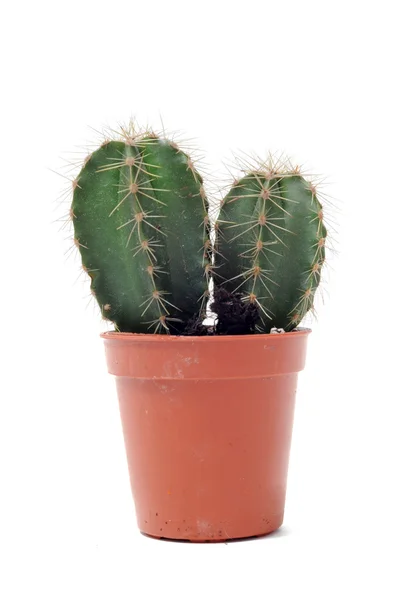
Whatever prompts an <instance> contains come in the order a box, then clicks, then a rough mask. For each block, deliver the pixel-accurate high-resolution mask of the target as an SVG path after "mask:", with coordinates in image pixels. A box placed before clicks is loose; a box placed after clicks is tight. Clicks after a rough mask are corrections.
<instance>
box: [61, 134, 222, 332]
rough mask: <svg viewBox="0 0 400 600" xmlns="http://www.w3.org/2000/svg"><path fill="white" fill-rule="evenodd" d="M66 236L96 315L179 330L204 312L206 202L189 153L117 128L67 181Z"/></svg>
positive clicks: (124, 327) (149, 328) (129, 326)
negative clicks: (116, 135)
mask: <svg viewBox="0 0 400 600" xmlns="http://www.w3.org/2000/svg"><path fill="white" fill-rule="evenodd" d="M71 217H72V221H73V226H74V235H75V238H74V241H75V244H76V246H77V247H78V249H79V252H80V254H81V258H82V265H83V269H84V270H85V271H86V273H87V274H88V275H89V277H90V279H91V291H92V294H93V295H94V296H95V298H96V300H97V302H98V304H99V305H100V308H101V312H102V316H103V317H104V318H106V319H108V320H110V321H112V322H114V324H115V327H116V329H117V330H119V331H124V332H137V333H140V332H148V333H149V332H156V333H175V332H181V331H182V330H183V328H184V325H185V323H186V322H187V321H188V320H189V319H190V318H191V317H193V315H196V314H203V313H204V309H205V305H206V301H207V296H208V279H209V276H210V258H211V256H210V248H211V242H210V235H209V233H210V231H209V221H208V202H207V198H206V195H205V192H204V187H203V180H202V177H201V176H200V175H199V173H198V172H197V170H196V169H195V166H194V163H193V161H192V159H191V158H190V157H189V155H188V154H186V153H185V152H183V151H182V150H180V148H179V147H178V146H177V145H176V144H175V143H174V142H171V141H169V140H168V139H166V138H164V137H160V136H158V135H156V134H154V133H152V132H144V133H142V134H137V133H135V131H134V130H133V129H132V127H130V128H129V129H122V136H121V138H120V139H114V140H107V141H105V142H104V143H103V144H102V145H101V146H100V147H99V148H98V149H97V150H96V151H95V152H93V154H91V155H90V156H89V157H88V158H87V159H86V160H85V163H84V165H83V167H82V169H81V171H80V173H79V175H78V177H77V178H76V180H75V181H74V182H73V201H72V206H71Z"/></svg>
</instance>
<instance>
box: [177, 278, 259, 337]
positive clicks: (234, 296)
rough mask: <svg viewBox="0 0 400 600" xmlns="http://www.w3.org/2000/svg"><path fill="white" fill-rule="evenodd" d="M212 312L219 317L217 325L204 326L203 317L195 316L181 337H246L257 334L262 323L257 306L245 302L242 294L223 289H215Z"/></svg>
mask: <svg viewBox="0 0 400 600" xmlns="http://www.w3.org/2000/svg"><path fill="white" fill-rule="evenodd" d="M210 310H211V311H212V312H213V313H215V314H216V316H217V320H216V323H215V325H204V324H203V320H204V319H203V317H200V316H194V317H192V318H191V319H190V321H189V322H188V323H187V324H186V327H185V328H184V330H183V331H182V333H181V334H180V335H245V334H250V333H255V330H256V325H257V323H258V322H259V321H260V317H259V312H258V308H257V306H256V305H255V304H250V303H249V302H244V301H243V295H242V294H240V293H231V292H227V291H226V290H225V289H224V288H221V287H216V288H215V289H214V300H213V302H212V303H211V305H210Z"/></svg>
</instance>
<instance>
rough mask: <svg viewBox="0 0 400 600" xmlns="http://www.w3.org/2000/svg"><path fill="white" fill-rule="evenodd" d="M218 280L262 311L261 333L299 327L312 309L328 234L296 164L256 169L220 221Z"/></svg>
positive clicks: (226, 203)
mask: <svg viewBox="0 0 400 600" xmlns="http://www.w3.org/2000/svg"><path fill="white" fill-rule="evenodd" d="M215 229H216V243H215V264H214V267H213V269H214V273H215V275H214V276H215V283H216V285H217V286H221V287H223V288H224V289H225V290H227V291H228V292H242V299H243V300H244V301H245V302H250V303H253V304H255V305H256V306H257V307H258V309H259V315H260V320H261V323H262V325H261V327H260V328H259V330H260V331H262V332H267V333H268V332H269V331H270V330H271V329H272V328H273V327H276V328H282V329H284V330H285V331H290V330H292V329H294V328H295V327H296V326H297V325H298V324H299V323H300V321H301V320H302V319H303V317H304V315H305V314H306V313H307V312H308V311H309V310H310V309H312V308H313V300H314V295H315V292H316V289H317V287H318V285H319V283H320V277H321V269H322V266H323V263H324V261H325V240H326V236H327V230H326V228H325V225H324V223H323V210H322V206H321V204H320V202H319V200H318V199H317V196H316V189H315V186H313V185H312V184H311V183H308V182H307V181H306V180H305V179H304V177H303V176H302V175H301V174H300V171H299V169H298V168H293V167H291V166H290V165H284V166H277V165H274V164H272V162H270V163H269V164H261V163H260V164H257V165H256V166H255V167H254V168H252V169H251V170H248V171H247V172H245V175H244V176H243V177H242V178H241V179H240V180H238V181H236V182H235V183H234V185H233V187H232V189H231V190H230V191H229V193H228V194H227V196H226V197H225V198H224V200H223V202H222V205H221V211H220V214H219V216H218V219H217V221H216V226H215Z"/></svg>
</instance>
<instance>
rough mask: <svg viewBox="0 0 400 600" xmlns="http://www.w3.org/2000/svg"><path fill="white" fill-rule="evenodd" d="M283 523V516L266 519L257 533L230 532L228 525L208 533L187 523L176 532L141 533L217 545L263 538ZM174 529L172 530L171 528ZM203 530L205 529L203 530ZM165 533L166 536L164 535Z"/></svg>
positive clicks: (142, 532) (235, 530) (165, 528)
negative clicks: (218, 543)
mask: <svg viewBox="0 0 400 600" xmlns="http://www.w3.org/2000/svg"><path fill="white" fill-rule="evenodd" d="M282 523H283V515H278V516H276V517H274V518H271V519H269V520H267V519H265V522H263V523H262V524H261V525H260V527H259V528H258V530H257V532H251V533H250V532H249V531H247V532H245V530H244V528H242V527H240V525H239V526H236V527H232V526H230V527H229V529H230V530H231V532H228V531H227V529H226V525H225V526H223V525H221V526H220V527H219V528H218V529H216V530H214V529H213V528H212V527H211V526H209V527H208V531H204V530H200V529H199V528H198V527H190V526H187V524H186V522H185V521H184V522H183V523H182V526H181V527H175V528H174V531H171V532H168V531H167V529H168V527H167V525H166V524H165V527H164V528H161V530H162V533H161V534H160V533H156V532H150V531H144V530H143V529H140V533H141V534H142V535H144V536H146V537H150V538H153V539H157V540H165V541H170V542H192V543H193V542H194V543H196V542H197V543H217V542H229V541H234V540H248V539H253V538H257V537H263V536H265V535H268V534H269V533H273V532H274V531H276V530H277V529H279V527H280V526H281V525H282ZM170 529H172V528H170ZM202 529H203V528H202ZM164 531H165V534H164V535H163V533H164Z"/></svg>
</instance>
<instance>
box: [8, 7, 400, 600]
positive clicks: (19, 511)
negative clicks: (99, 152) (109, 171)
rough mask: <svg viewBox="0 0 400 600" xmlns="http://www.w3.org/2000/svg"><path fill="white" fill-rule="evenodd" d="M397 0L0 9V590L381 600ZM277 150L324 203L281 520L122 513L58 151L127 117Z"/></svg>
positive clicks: (392, 291) (397, 590)
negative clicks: (241, 521) (316, 283)
mask: <svg viewBox="0 0 400 600" xmlns="http://www.w3.org/2000/svg"><path fill="white" fill-rule="evenodd" d="M395 8H396V3H395V2H394V1H393V2H390V1H389V0H381V1H380V2H369V1H364V2H361V1H360V2H357V1H351V0H348V1H346V2H342V1H340V0H336V1H335V2H333V1H332V2H331V1H315V2H312V1H310V0H303V1H301V2H289V1H286V2H283V1H277V0H276V1H274V2H269V1H267V0H265V1H263V2H261V1H259V2H257V1H252V0H247V1H246V2H235V1H231V2H218V0H214V1H213V2H208V1H207V0H203V1H202V2H196V1H195V0H192V1H189V0H187V1H186V2H178V1H173V0H170V1H168V2H156V1H153V2H150V1H149V2H146V1H145V0H143V1H141V2H138V1H135V0H131V1H130V2H119V1H118V0H114V2H110V3H109V2H107V3H105V2H101V0H99V1H97V2H84V1H83V0H81V1H80V2H75V1H72V0H70V1H69V2H65V3H59V2H45V1H40V0H38V1H37V2H29V3H28V2H26V1H25V2H24V1H22V2H19V3H14V4H11V3H7V4H6V5H5V6H4V7H3V9H2V23H1V35H0V44H1V61H2V78H1V80H2V84H3V86H2V88H3V91H2V92H1V96H0V101H1V104H2V109H1V130H0V132H1V143H0V152H1V162H0V165H1V172H2V184H1V207H2V209H1V238H0V243H1V280H0V286H1V295H0V305H1V314H2V333H1V349H2V359H1V360H2V362H1V368H2V374H1V379H0V385H1V405H0V412H1V414H0V445H1V446H0V449H1V454H0V461H1V465H0V468H1V478H0V486H1V495H0V508H1V511H0V553H1V555H2V556H1V559H0V572H1V574H0V596H1V598H2V599H4V600H14V599H17V598H18V599H24V600H25V599H30V598H40V599H41V600H47V599H49V600H50V599H51V600H64V599H68V600H70V599H71V600H88V599H91V598H94V599H96V600H100V599H103V598H104V599H110V600H111V599H116V598H118V600H125V599H128V598H129V599H131V598H140V599H141V600H146V599H151V598H153V597H154V598H156V597H158V598H164V599H165V600H167V599H169V598H171V599H172V598H174V599H177V600H180V599H185V600H186V599H188V598H190V600H197V599H200V598H209V599H211V600H213V599H217V598H218V599H220V598H236V597H238V598H251V597H260V598H261V597H268V598H273V599H274V600H280V599H289V598H290V599H292V598H294V597H304V598H308V600H314V599H316V600H317V599H318V600H320V599H323V600H329V599H330V598H334V599H337V598H341V599H346V600H347V599H354V598H367V597H368V598H377V599H378V598H379V599H385V600H391V599H398V598H399V597H400V585H399V580H398V575H396V574H395V568H396V565H397V567H398V563H399V535H400V527H399V515H398V512H399V505H400V497H399V487H398V485H399V457H400V452H399V450H400V448H399V434H398V431H399V416H400V412H399V400H400V394H399V391H398V378H397V374H398V361H399V349H398V323H399V314H400V306H399V300H398V299H399V294H398V291H399V285H398V278H399V258H398V257H399V251H398V241H397V240H398V230H397V225H398V222H399V217H400V212H399V203H400V198H399V191H398V190H399V186H398V180H399V162H400V160H399V159H400V155H399V138H400V127H399V106H400V97H399V93H398V91H397V86H398V73H399V68H398V56H397V57H396V54H397V55H398V54H399V50H400V47H399V42H398V19H397V18H396V16H395ZM160 114H161V116H162V119H163V122H164V125H165V127H166V128H167V129H171V130H182V131H183V132H185V133H186V134H187V136H188V137H194V138H196V139H197V143H198V146H199V148H201V149H202V151H204V153H205V155H206V156H207V161H208V163H209V168H210V170H211V171H212V172H213V173H214V177H215V179H216V180H218V178H219V177H221V178H222V179H223V178H226V176H227V171H226V170H224V167H223V164H222V161H224V160H225V161H226V160H227V161H229V160H230V159H231V152H232V151H238V150H239V149H242V150H243V151H246V152H252V151H254V152H257V153H258V154H261V155H263V154H265V153H266V152H267V150H272V151H285V152H287V153H288V154H289V155H291V156H292V157H293V158H294V160H295V161H298V162H300V163H306V165H307V168H308V169H309V170H311V171H313V172H316V173H320V174H324V175H326V177H327V181H328V182H329V185H328V186H327V187H326V190H325V191H326V192H327V193H329V194H330V195H331V196H333V197H334V198H336V200H335V201H334V206H335V209H334V210H333V211H331V214H332V218H333V219H334V221H335V223H336V229H337V235H335V239H336V241H335V242H334V247H335V249H336V253H335V254H332V253H331V256H330V268H329V270H328V271H327V273H326V275H327V280H326V282H325V284H324V289H325V304H324V305H321V306H320V307H319V318H318V321H314V322H313V324H312V327H313V334H312V336H311V338H310V340H309V353H308V358H307V367H306V370H305V372H304V373H303V374H302V375H301V377H300V382H299V391H298V398H297V409H296V420H295V429H294V438H293V444H292V455H291V464H290V473H289V487H288V497H287V510H286V517H285V524H284V526H283V527H282V529H281V530H280V531H279V532H278V533H276V534H273V535H271V536H269V537H266V538H264V539H260V540H256V541H247V542H237V543H230V544H220V545H209V544H207V545H191V544H176V543H169V542H157V541H154V540H151V539H147V538H145V537H143V536H141V535H140V534H139V533H138V532H137V530H136V524H135V518H134V513H133V505H132V500H131V497H130V489H129V483H128V477H127V470H126V464H125V455H124V448H123V443H122V434H121V429H120V423H119V415H118V409H117V399H116V394H115V390H114V382H113V381H112V378H111V376H109V375H108V374H107V373H106V367H105V360H104V354H103V347H102V343H101V341H100V339H99V337H98V333H99V332H100V331H101V330H102V329H104V323H102V322H101V321H100V318H99V314H98V312H97V310H96V309H95V307H94V304H93V302H91V300H90V294H89V287H88V285H87V283H86V282H85V281H84V280H83V279H82V278H81V277H80V276H79V268H78V265H79V263H78V261H77V258H76V256H75V253H74V252H72V254H71V256H70V257H69V258H67V257H66V255H65V254H64V253H65V252H66V251H67V250H68V248H69V247H70V244H71V242H70V240H68V239H67V237H68V235H69V233H68V230H61V231H60V223H59V222H54V221H55V220H56V219H60V218H61V219H62V217H63V215H64V214H65V213H67V212H68V201H66V202H64V203H58V202H57V198H58V197H59V196H60V194H62V192H63V191H64V190H65V184H67V186H68V185H69V183H68V181H66V180H65V179H63V177H61V176H58V175H56V174H54V173H53V172H52V171H50V169H54V170H55V171H57V172H59V173H63V174H64V175H65V173H66V171H65V169H64V170H63V165H65V163H64V162H63V158H64V159H65V158H68V157H69V156H71V155H69V154H68V152H75V150H76V147H77V146H84V145H85V144H86V143H89V144H90V143H95V142H96V141H97V139H98V138H97V136H96V134H95V133H94V132H93V131H92V130H91V129H90V128H89V127H93V128H95V129H101V128H102V127H103V126H105V125H110V126H115V125H116V124H117V123H119V122H121V121H126V120H128V119H129V117H130V116H135V117H136V118H137V119H138V121H139V122H141V123H146V122H149V123H152V124H154V126H155V127H156V128H159V127H160V116H159V115H160Z"/></svg>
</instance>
